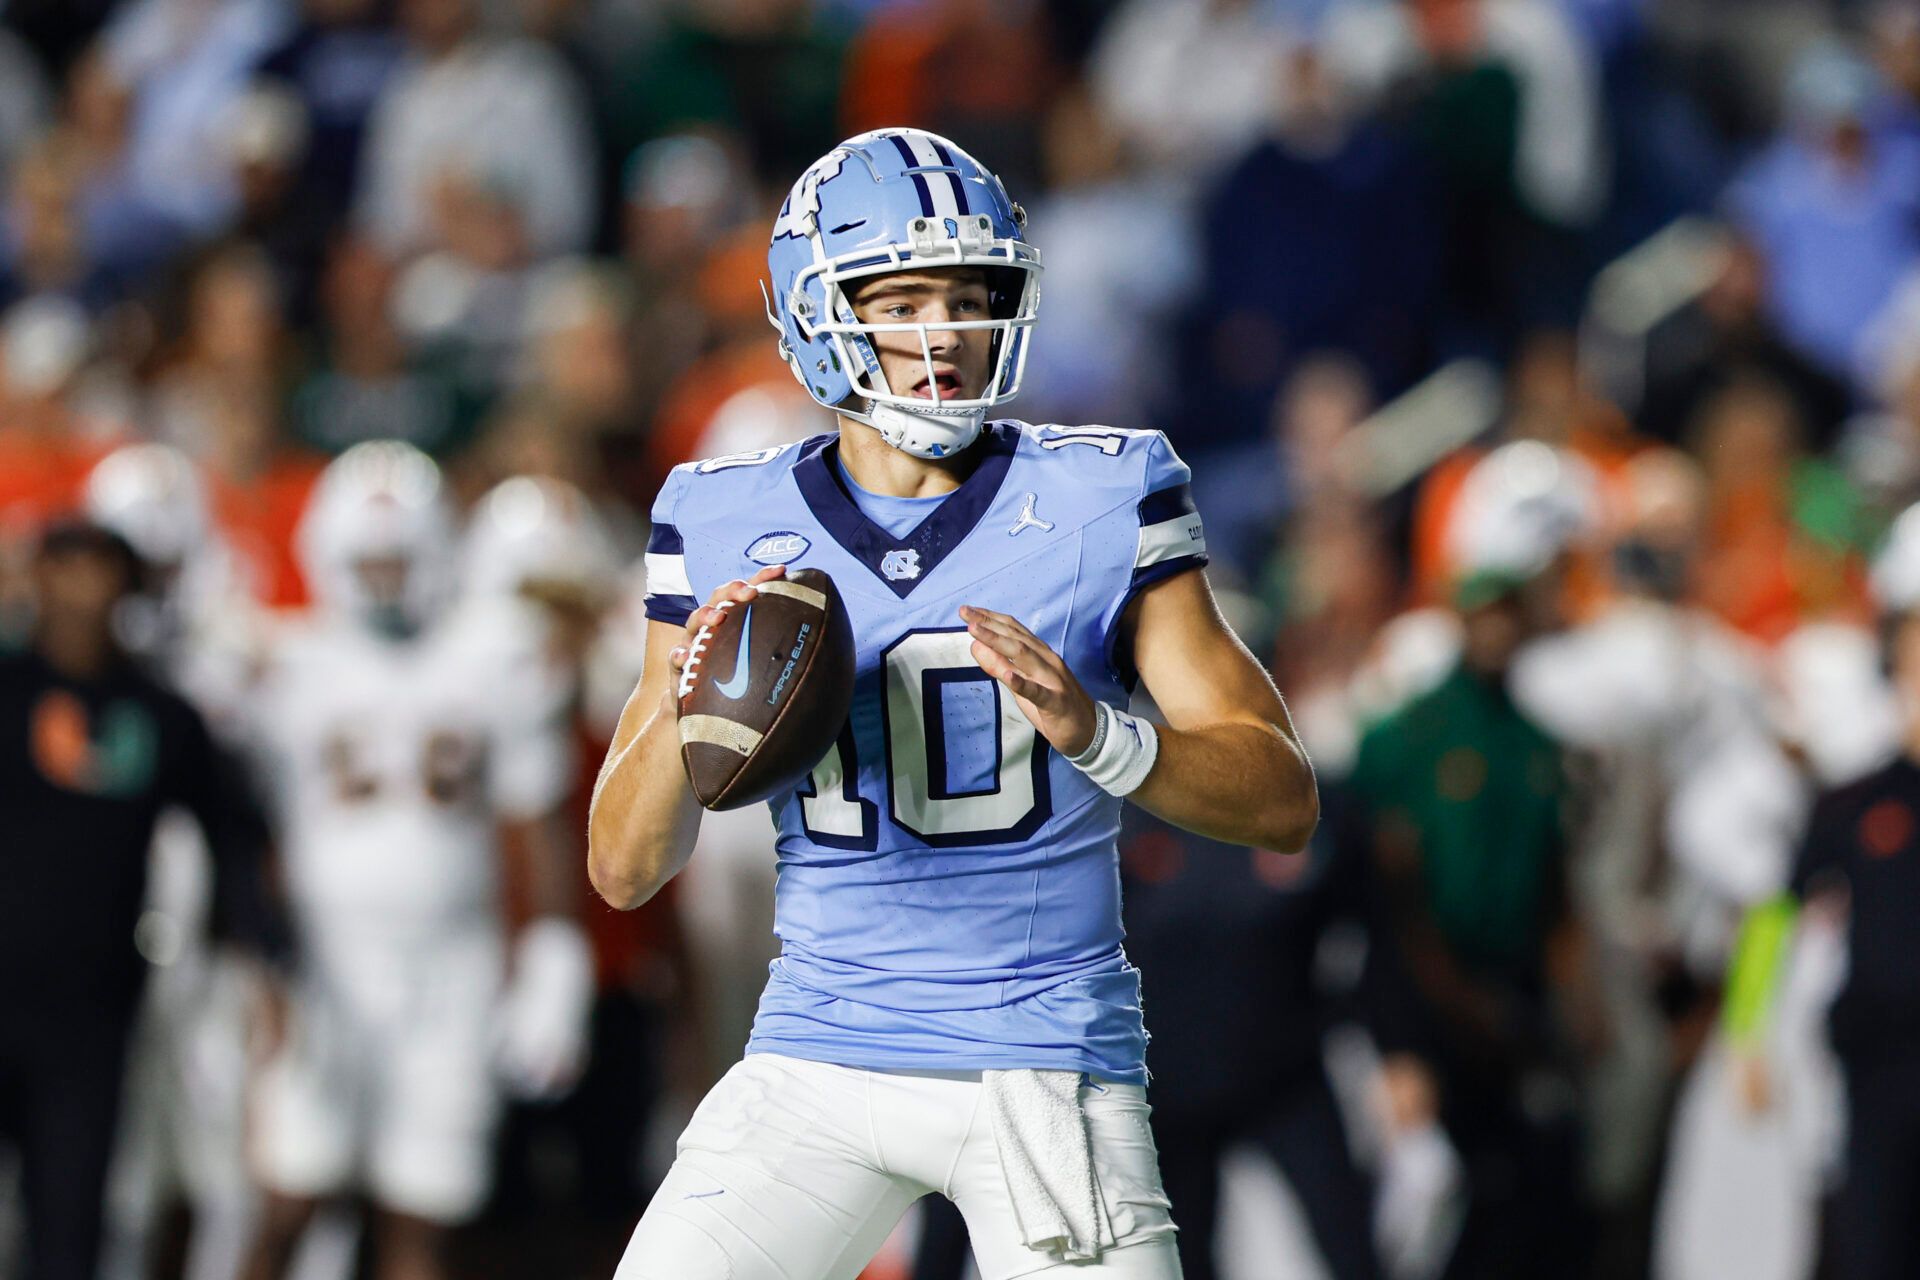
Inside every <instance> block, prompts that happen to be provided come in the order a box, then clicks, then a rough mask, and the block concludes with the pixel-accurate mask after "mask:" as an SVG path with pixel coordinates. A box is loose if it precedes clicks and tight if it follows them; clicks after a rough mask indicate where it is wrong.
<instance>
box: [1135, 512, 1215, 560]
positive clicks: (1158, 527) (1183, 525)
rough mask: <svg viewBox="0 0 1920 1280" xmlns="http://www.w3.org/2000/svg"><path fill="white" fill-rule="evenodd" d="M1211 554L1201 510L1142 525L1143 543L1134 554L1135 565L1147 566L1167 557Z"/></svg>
mask: <svg viewBox="0 0 1920 1280" xmlns="http://www.w3.org/2000/svg"><path fill="white" fill-rule="evenodd" d="M1206 553H1207V534H1206V530H1205V529H1204V527H1203V526H1202V525H1201V523H1200V515H1199V513H1198V512H1195V511H1189V512H1187V513H1185V514H1184V515H1178V516H1175V517H1174V518H1173V519H1171V520H1162V521H1161V522H1160V523H1159V524H1149V525H1142V526H1141V528H1140V545H1139V549H1138V550H1137V551H1136V552H1135V553H1134V557H1133V567H1134V568H1135V569H1144V568H1146V567H1147V566H1148V565H1152V564H1159V563H1160V562H1161V561H1163V560H1175V559H1178V558H1179V557H1181V556H1201V555H1205V554H1206Z"/></svg>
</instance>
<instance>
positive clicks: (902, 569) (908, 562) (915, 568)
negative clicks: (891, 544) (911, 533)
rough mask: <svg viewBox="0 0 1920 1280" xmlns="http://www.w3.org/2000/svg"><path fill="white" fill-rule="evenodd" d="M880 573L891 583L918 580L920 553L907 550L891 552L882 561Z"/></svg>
mask: <svg viewBox="0 0 1920 1280" xmlns="http://www.w3.org/2000/svg"><path fill="white" fill-rule="evenodd" d="M880 572H881V573H882V574H884V575H886V578H887V580H888V581H889V582H900V581H903V580H907V579H911V578H917V577H919V576H920V553H919V552H918V551H912V550H907V549H902V550H899V551H889V552H887V554H886V556H885V558H883V559H882V560H881V561H880Z"/></svg>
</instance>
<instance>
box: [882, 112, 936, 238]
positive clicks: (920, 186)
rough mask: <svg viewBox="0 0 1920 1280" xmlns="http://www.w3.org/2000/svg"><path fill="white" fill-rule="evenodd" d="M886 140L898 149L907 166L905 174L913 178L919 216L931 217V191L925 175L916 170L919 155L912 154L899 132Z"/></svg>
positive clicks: (918, 166)
mask: <svg viewBox="0 0 1920 1280" xmlns="http://www.w3.org/2000/svg"><path fill="white" fill-rule="evenodd" d="M887 141H888V142H891V143H892V144H893V145H894V148H895V150H897V151H899V153H900V159H901V160H902V161H904V162H905V164H906V166H907V176H908V177H909V178H912V179H913V190H914V193H915V194H916V195H918V196H919V197H920V216H921V217H923V218H931V217H932V216H933V192H932V191H931V190H929V189H928V187H927V180H926V177H925V176H924V175H922V174H920V173H919V172H917V170H918V169H919V168H920V160H919V157H917V156H915V155H914V154H913V148H912V147H910V146H908V145H907V140H906V139H905V138H903V137H901V136H900V135H899V134H897V133H896V134H893V135H891V136H890V137H889V138H888V139H887Z"/></svg>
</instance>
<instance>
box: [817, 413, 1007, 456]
mask: <svg viewBox="0 0 1920 1280" xmlns="http://www.w3.org/2000/svg"><path fill="white" fill-rule="evenodd" d="M840 412H841V413H843V414H845V415H846V416H847V417H849V418H852V419H853V420H854V421H855V422H864V423H866V424H867V425H868V426H870V427H872V428H873V429H874V430H875V431H878V432H879V433H880V438H881V439H882V440H885V441H886V442H887V443H888V444H890V445H892V446H893V447H894V448H896V449H898V450H900V451H901V452H902V453H910V454H912V455H913V456H914V457H916V458H950V457H952V456H953V455H954V454H956V453H959V452H960V451H961V450H963V449H965V448H966V447H967V446H968V445H970V444H972V443H973V442H974V441H975V440H976V439H978V438H979V436H980V428H981V427H982V426H983V425H984V424H985V423H986V420H987V411H986V410H985V409H984V408H981V409H963V410H960V411H959V412H956V413H929V412H924V411H917V410H913V409H905V408H902V407H900V406H899V405H894V404H870V405H869V406H868V408H867V410H866V412H864V413H858V412H851V411H849V410H847V409H842V410H840Z"/></svg>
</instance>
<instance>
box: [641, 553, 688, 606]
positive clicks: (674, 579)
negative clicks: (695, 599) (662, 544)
mask: <svg viewBox="0 0 1920 1280" xmlns="http://www.w3.org/2000/svg"><path fill="white" fill-rule="evenodd" d="M647 594H648V595H650V596H690V595H692V594H693V585H692V584H691V583H689V582H688V581H687V558H686V557H685V556H684V555H678V556H676V555H669V554H668V553H666V552H664V551H649V552H647Z"/></svg>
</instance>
